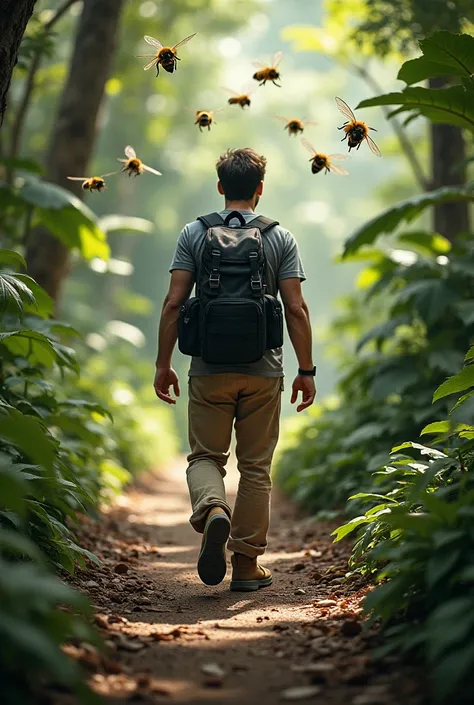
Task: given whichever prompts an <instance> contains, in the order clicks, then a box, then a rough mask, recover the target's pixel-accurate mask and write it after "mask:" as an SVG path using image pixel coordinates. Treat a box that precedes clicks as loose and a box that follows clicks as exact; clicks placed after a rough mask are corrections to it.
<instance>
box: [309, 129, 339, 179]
mask: <svg viewBox="0 0 474 705" xmlns="http://www.w3.org/2000/svg"><path fill="white" fill-rule="evenodd" d="M301 143H302V145H303V146H304V147H306V149H307V150H308V152H310V153H311V155H312V156H311V159H310V160H309V161H310V162H312V164H311V172H312V173H313V174H319V172H320V171H322V170H323V169H324V170H325V171H324V173H325V174H327V173H328V172H329V171H333V172H334V173H335V174H340V175H341V176H348V175H349V172H348V171H346V170H345V169H341V167H340V166H336V164H333V160H342V159H346V155H345V154H321V152H317V151H316V150H315V148H314V147H313V145H312V144H310V143H309V142H308V140H306V139H305V138H304V137H302V139H301Z"/></svg>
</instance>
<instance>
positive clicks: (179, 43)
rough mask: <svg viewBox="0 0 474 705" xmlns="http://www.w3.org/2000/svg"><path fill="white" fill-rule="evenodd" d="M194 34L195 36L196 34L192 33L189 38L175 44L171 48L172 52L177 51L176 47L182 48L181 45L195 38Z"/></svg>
mask: <svg viewBox="0 0 474 705" xmlns="http://www.w3.org/2000/svg"><path fill="white" fill-rule="evenodd" d="M196 34H197V32H194V34H190V35H189V37H185V38H184V39H182V40H181V41H180V42H178V43H177V44H175V45H174V47H173V51H174V50H175V49H177V48H178V47H182V46H183V44H187V43H188V42H189V40H190V39H192V38H193V37H195V36H196Z"/></svg>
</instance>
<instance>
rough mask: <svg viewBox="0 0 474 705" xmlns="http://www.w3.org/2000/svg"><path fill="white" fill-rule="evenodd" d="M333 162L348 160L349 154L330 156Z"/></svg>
mask: <svg viewBox="0 0 474 705" xmlns="http://www.w3.org/2000/svg"><path fill="white" fill-rule="evenodd" d="M328 158H329V159H330V160H331V161H333V160H336V161H338V162H341V161H344V159H347V158H348V155H347V154H330V155H329V157H328Z"/></svg>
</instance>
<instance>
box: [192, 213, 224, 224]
mask: <svg viewBox="0 0 474 705" xmlns="http://www.w3.org/2000/svg"><path fill="white" fill-rule="evenodd" d="M196 220H199V221H200V222H201V223H202V224H203V225H204V226H205V227H206V228H215V227H217V226H218V225H223V224H224V220H223V218H222V217H221V216H220V215H219V213H209V214H208V215H199V216H198V217H197V218H196Z"/></svg>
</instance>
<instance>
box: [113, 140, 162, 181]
mask: <svg viewBox="0 0 474 705" xmlns="http://www.w3.org/2000/svg"><path fill="white" fill-rule="evenodd" d="M125 156H126V157H127V159H119V162H122V164H123V169H122V171H127V172H128V175H129V176H131V175H132V174H135V176H140V174H143V172H144V171H149V172H150V174H156V175H157V176H161V171H157V170H156V169H152V168H151V166H147V165H146V164H144V163H143V162H142V160H141V159H139V158H138V157H137V154H136V152H135V150H134V149H133V147H131V146H130V145H129V146H128V147H125Z"/></svg>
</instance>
